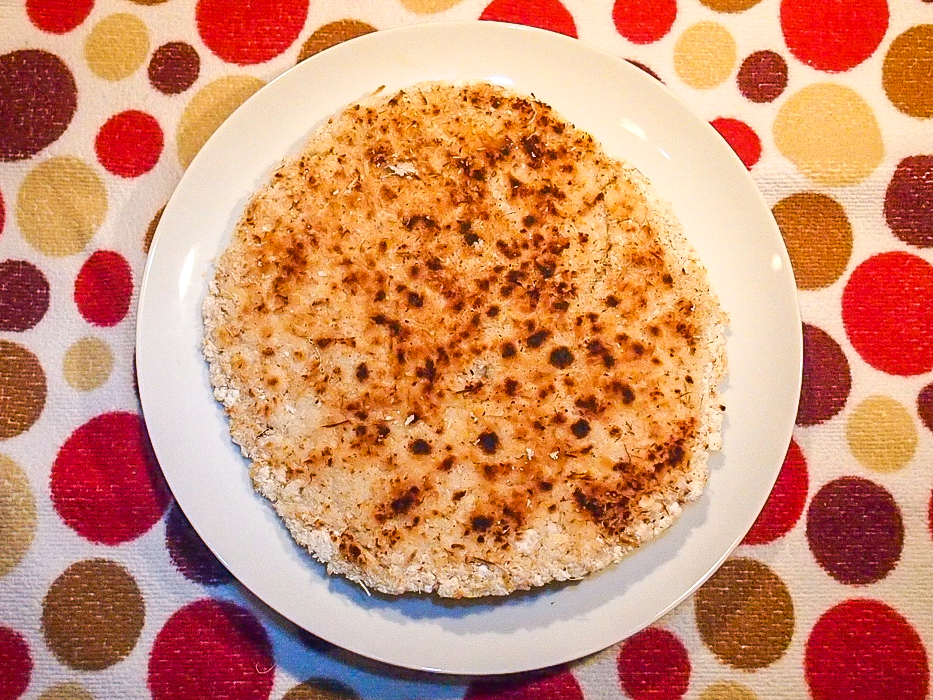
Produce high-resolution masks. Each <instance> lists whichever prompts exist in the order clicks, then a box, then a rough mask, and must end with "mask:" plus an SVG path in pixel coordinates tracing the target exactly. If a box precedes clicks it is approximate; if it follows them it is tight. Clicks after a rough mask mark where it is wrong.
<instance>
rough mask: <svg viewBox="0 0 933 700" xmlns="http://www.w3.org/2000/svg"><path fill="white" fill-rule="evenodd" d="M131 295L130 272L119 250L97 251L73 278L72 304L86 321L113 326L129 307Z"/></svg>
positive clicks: (131, 274) (131, 282)
mask: <svg viewBox="0 0 933 700" xmlns="http://www.w3.org/2000/svg"><path fill="white" fill-rule="evenodd" d="M132 296H133V273H132V271H131V270H130V266H129V263H127V262H126V260H125V259H124V258H123V256H122V255H120V254H119V253H114V252H113V251H110V250H98V251H97V252H96V253H94V254H93V255H92V256H91V257H90V258H88V259H87V261H86V262H85V263H84V265H82V266H81V270H80V271H79V272H78V278H77V279H76V280H75V303H76V304H77V305H78V311H80V312H81V315H82V316H84V318H85V320H87V321H88V323H93V324H94V325H95V326H115V325H116V324H118V323H119V322H120V321H122V320H123V319H124V318H125V317H126V314H127V312H128V311H129V308H130V299H131V297H132Z"/></svg>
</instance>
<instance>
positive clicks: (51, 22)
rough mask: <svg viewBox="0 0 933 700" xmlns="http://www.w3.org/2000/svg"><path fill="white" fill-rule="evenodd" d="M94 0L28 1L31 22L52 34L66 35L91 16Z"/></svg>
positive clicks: (27, 10)
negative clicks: (63, 0) (67, 0)
mask: <svg viewBox="0 0 933 700" xmlns="http://www.w3.org/2000/svg"><path fill="white" fill-rule="evenodd" d="M93 7H94V0H70V2H62V1H61V0H26V14H27V15H29V21H30V22H32V23H33V24H34V25H36V26H37V27H38V28H39V29H41V30H43V31H46V32H51V33H52V34H64V33H66V32H70V31H71V30H72V29H74V28H75V27H77V26H78V25H80V24H81V23H82V22H83V21H84V20H86V19H87V16H88V15H89V14H91V9H92V8H93Z"/></svg>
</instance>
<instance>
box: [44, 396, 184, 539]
mask: <svg viewBox="0 0 933 700" xmlns="http://www.w3.org/2000/svg"><path fill="white" fill-rule="evenodd" d="M51 482H52V483H51V491H52V503H53V505H54V506H55V510H56V511H58V514H59V515H60V516H61V518H62V520H64V521H65V523H66V524H67V525H68V526H69V527H70V528H71V529H73V530H74V531H75V532H77V533H78V534H79V535H81V536H82V537H85V538H87V539H88V540H91V541H92V542H99V543H102V544H108V545H114V544H120V543H122V542H128V541H130V540H133V539H135V538H137V537H139V536H140V535H142V534H143V533H145V532H147V531H148V530H149V528H151V527H152V526H153V525H154V524H155V523H156V522H157V521H158V520H159V518H161V517H162V514H163V513H164V512H165V509H166V508H167V507H168V503H169V494H168V489H167V487H166V486H165V482H164V481H163V480H162V474H161V472H160V471H159V466H158V464H157V463H156V460H155V456H154V455H153V453H152V447H151V446H150V444H149V438H148V435H147V434H146V428H145V426H144V425H143V421H142V418H140V416H138V415H136V414H135V413H124V412H113V413H104V414H102V415H99V416H97V417H96V418H92V419H91V420H90V421H88V422H87V423H85V424H84V425H82V426H80V427H79V428H78V429H77V430H75V431H74V432H73V433H72V434H71V436H70V437H69V438H68V440H66V441H65V444H64V445H63V446H62V448H61V449H60V450H59V452H58V455H57V457H56V458H55V462H54V464H53V465H52V477H51Z"/></svg>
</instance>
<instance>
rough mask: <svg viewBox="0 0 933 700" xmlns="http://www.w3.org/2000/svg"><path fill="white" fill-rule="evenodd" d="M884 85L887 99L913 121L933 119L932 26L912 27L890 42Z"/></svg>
mask: <svg viewBox="0 0 933 700" xmlns="http://www.w3.org/2000/svg"><path fill="white" fill-rule="evenodd" d="M881 76H882V78H881V84H882V85H883V86H884V91H885V94H887V96H888V99H889V100H891V102H892V103H893V104H894V106H895V107H897V108H898V109H899V110H900V111H902V112H903V113H904V114H909V115H910V116H911V117H920V118H926V117H933V24H920V25H917V26H916V27H911V28H910V29H908V30H907V31H906V32H904V33H903V34H901V35H899V36H898V37H897V38H895V39H894V41H892V42H891V47H890V48H889V49H888V53H887V54H886V55H885V57H884V64H883V66H882V73H881Z"/></svg>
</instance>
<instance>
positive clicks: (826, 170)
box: [774, 83, 884, 186]
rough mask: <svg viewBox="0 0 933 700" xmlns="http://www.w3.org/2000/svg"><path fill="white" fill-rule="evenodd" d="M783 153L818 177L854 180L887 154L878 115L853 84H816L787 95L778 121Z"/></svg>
mask: <svg viewBox="0 0 933 700" xmlns="http://www.w3.org/2000/svg"><path fill="white" fill-rule="evenodd" d="M774 141H775V144H776V145H777V147H778V150H780V152H781V153H783V154H784V156H785V157H786V158H787V159H788V160H790V161H791V162H792V163H793V164H794V165H796V166H797V168H798V169H800V171H801V172H802V173H804V174H805V175H807V176H808V177H810V178H811V179H813V180H815V181H816V182H818V183H820V184H823V185H829V186H840V185H854V184H857V183H859V182H861V181H862V180H864V179H865V178H866V177H868V176H869V175H870V174H871V173H872V171H873V170H874V169H875V168H876V167H878V164H879V163H880V162H881V159H882V157H883V156H884V144H883V143H882V141H881V130H880V129H879V128H878V122H877V121H876V120H875V114H874V112H873V111H872V109H871V107H870V106H869V105H868V103H867V102H865V100H864V99H862V97H861V96H860V95H859V94H858V93H857V92H855V91H854V90H852V89H851V88H848V87H844V86H842V85H836V84H834V83H816V84H814V85H810V86H808V87H805V88H803V89H802V90H800V91H799V92H798V93H796V94H795V95H792V96H791V97H790V98H788V100H787V102H785V103H784V105H783V106H782V107H781V109H780V111H779V112H778V115H777V118H776V119H775V121H774Z"/></svg>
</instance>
